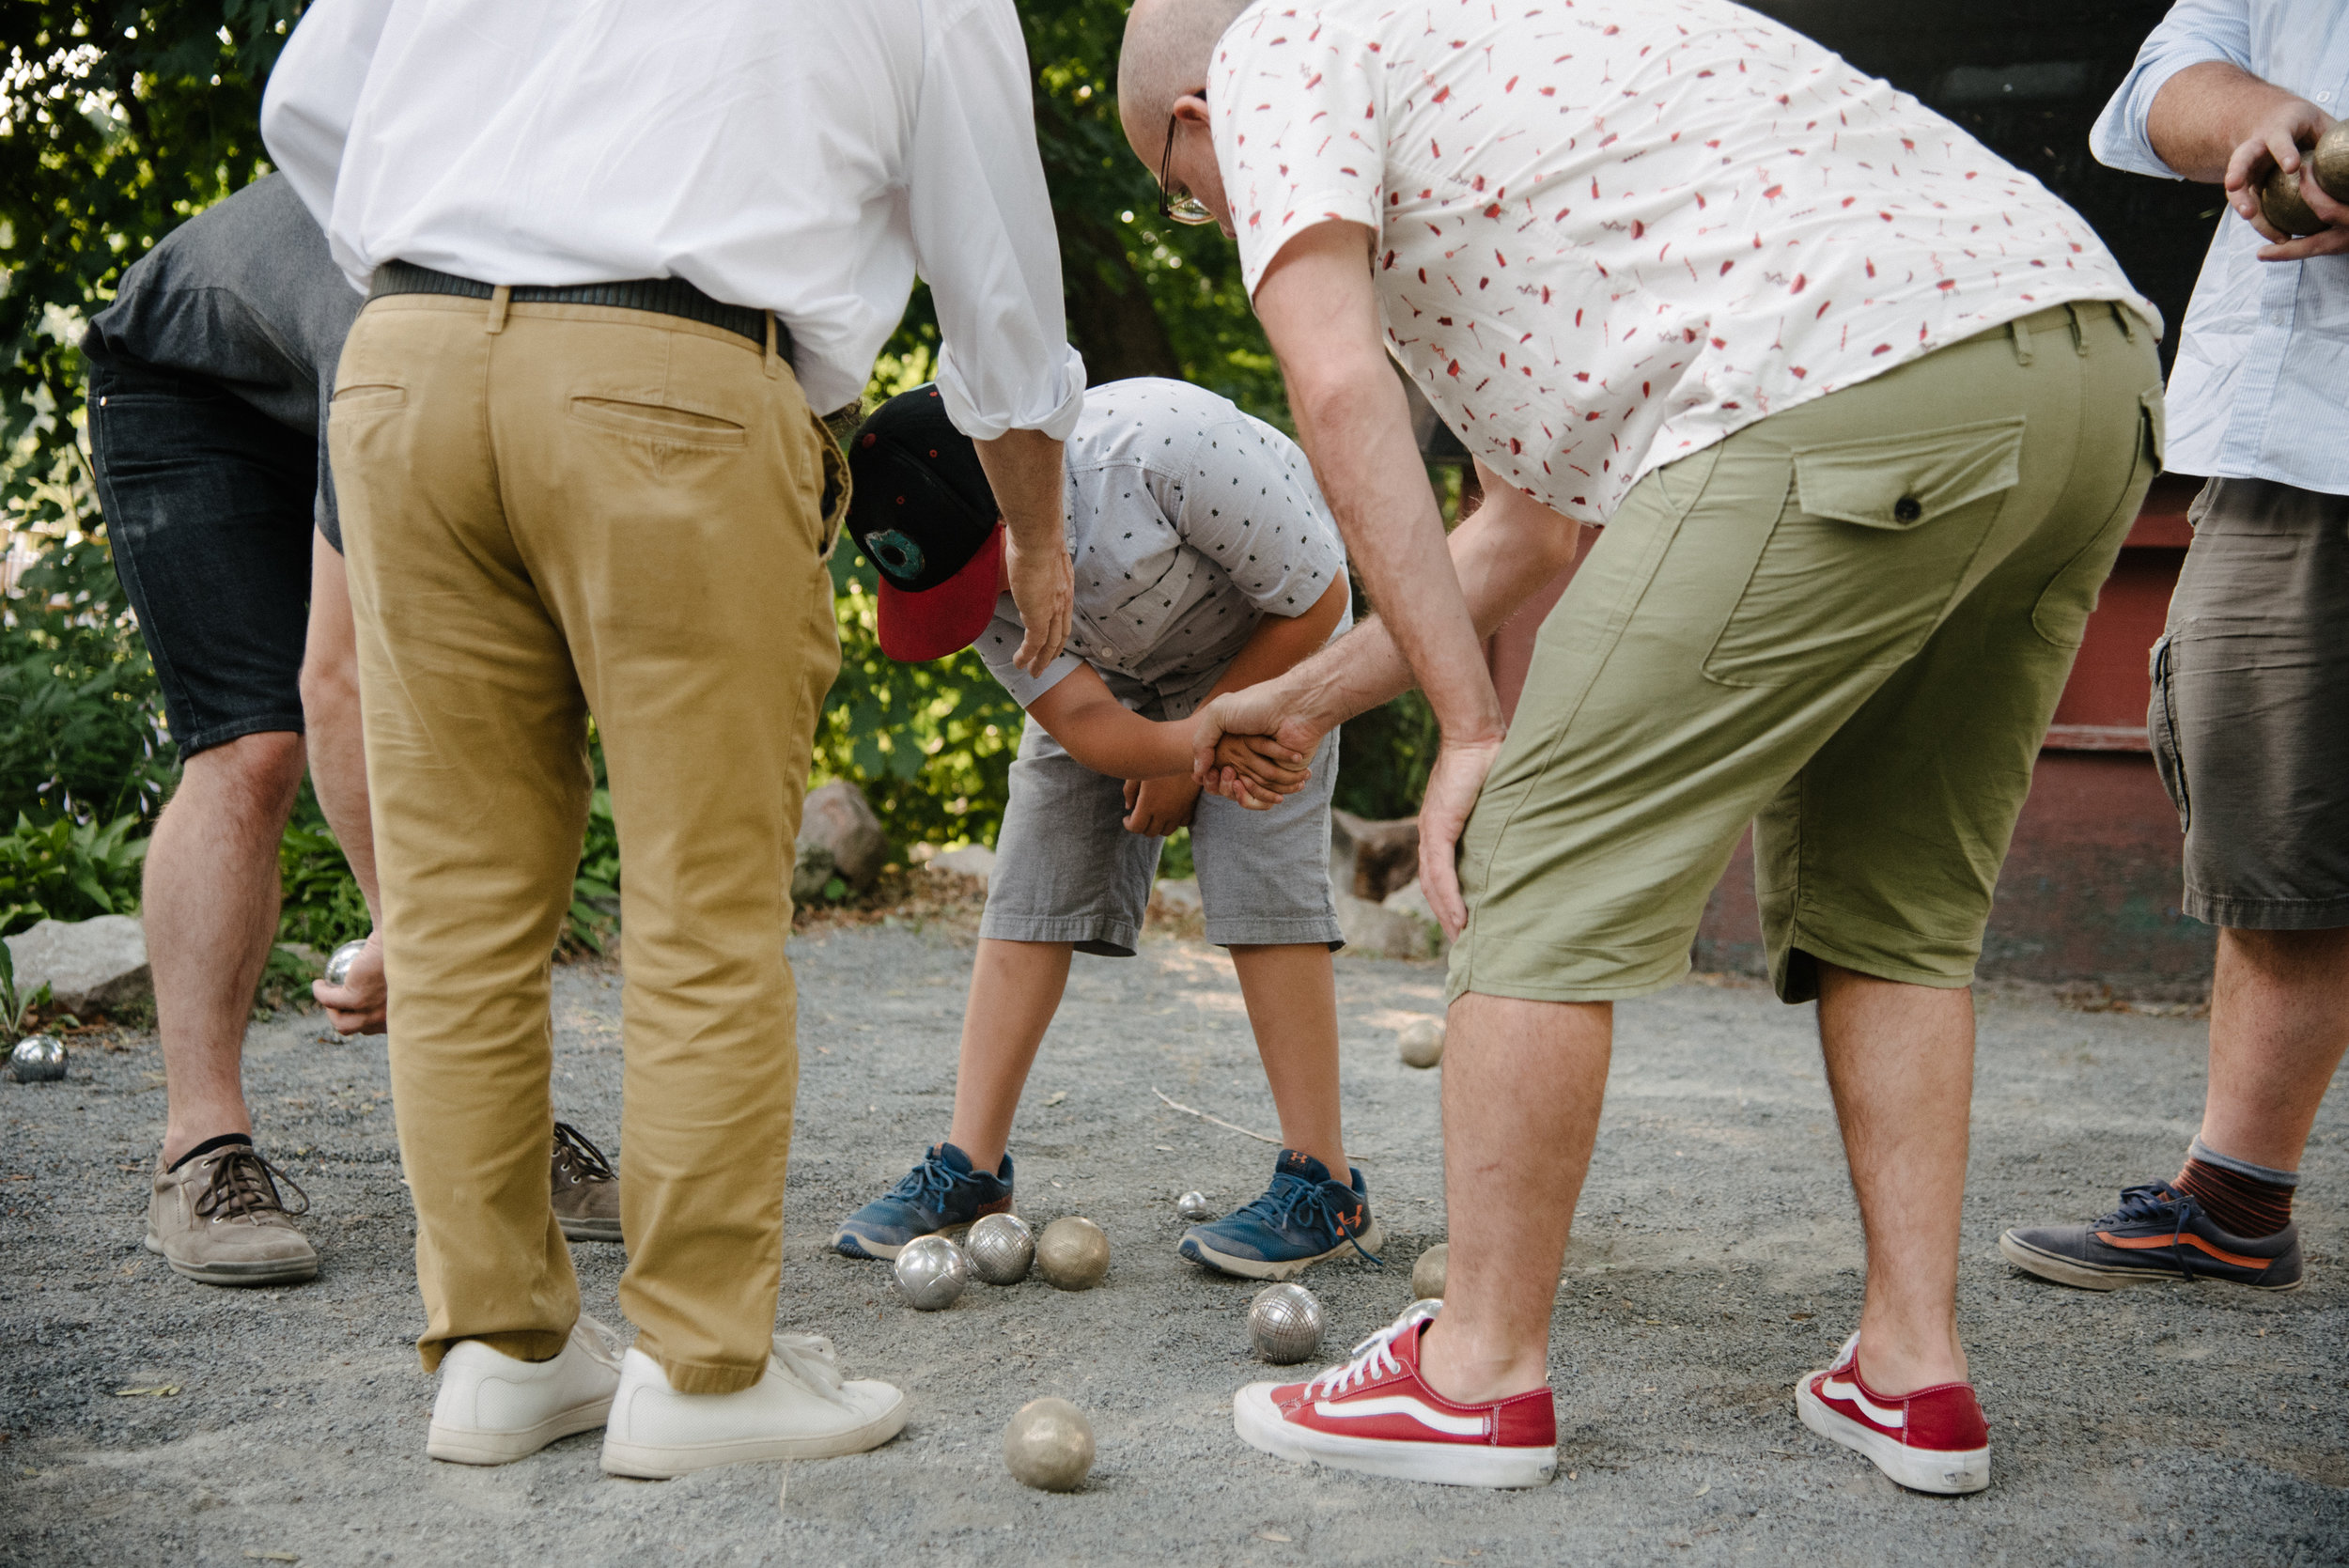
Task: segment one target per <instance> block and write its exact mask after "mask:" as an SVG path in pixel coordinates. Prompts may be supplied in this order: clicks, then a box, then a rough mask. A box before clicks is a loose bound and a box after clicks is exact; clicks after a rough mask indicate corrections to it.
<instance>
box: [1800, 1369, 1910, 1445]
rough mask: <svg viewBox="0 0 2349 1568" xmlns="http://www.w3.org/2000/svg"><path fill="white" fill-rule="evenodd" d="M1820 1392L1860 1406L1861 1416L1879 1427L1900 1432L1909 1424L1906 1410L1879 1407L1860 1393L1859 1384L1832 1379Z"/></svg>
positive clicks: (1824, 1384)
mask: <svg viewBox="0 0 2349 1568" xmlns="http://www.w3.org/2000/svg"><path fill="white" fill-rule="evenodd" d="M1819 1391H1820V1392H1821V1393H1824V1394H1826V1395H1827V1397H1828V1398H1829V1399H1848V1400H1850V1401H1851V1402H1852V1403H1853V1404H1854V1405H1859V1412H1860V1414H1861V1415H1864V1416H1866V1417H1867V1418H1868V1419H1869V1420H1870V1421H1874V1422H1875V1423H1876V1424H1877V1425H1878V1426H1889V1427H1890V1428H1891V1429H1892V1430H1893V1431H1895V1432H1898V1431H1899V1430H1901V1428H1903V1427H1905V1426H1906V1425H1907V1424H1908V1412H1907V1411H1906V1410H1905V1409H1901V1410H1893V1409H1888V1408H1886V1407H1885V1406H1884V1405H1878V1404H1877V1403H1876V1402H1875V1400H1873V1399H1870V1398H1869V1397H1868V1396H1867V1395H1866V1394H1863V1393H1861V1392H1860V1391H1859V1384H1857V1383H1846V1382H1843V1381H1842V1380H1841V1379H1840V1378H1834V1377H1830V1378H1828V1380H1827V1381H1826V1382H1825V1383H1823V1384H1822V1385H1820V1389H1819Z"/></svg>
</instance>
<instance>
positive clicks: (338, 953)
mask: <svg viewBox="0 0 2349 1568" xmlns="http://www.w3.org/2000/svg"><path fill="white" fill-rule="evenodd" d="M366 950H367V939H366V938H365V937H362V938H360V939H358V940H357V941H355V942H345V943H343V945H342V946H340V947H338V948H336V949H335V950H334V953H333V954H332V955H329V957H328V958H327V960H326V983H327V984H328V985H329V986H348V985H350V966H351V965H353V964H355V963H357V962H358V961H359V955H361V954H362V953H365V952H366Z"/></svg>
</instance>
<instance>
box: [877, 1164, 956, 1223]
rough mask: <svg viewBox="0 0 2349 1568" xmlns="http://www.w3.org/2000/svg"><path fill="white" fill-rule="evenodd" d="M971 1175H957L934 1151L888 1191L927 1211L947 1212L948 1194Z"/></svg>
mask: <svg viewBox="0 0 2349 1568" xmlns="http://www.w3.org/2000/svg"><path fill="white" fill-rule="evenodd" d="M968 1179H969V1178H967V1177H958V1176H957V1175H956V1174H955V1172H954V1171H953V1169H952V1168H951V1167H949V1166H948V1165H947V1163H946V1162H945V1161H944V1160H942V1159H940V1158H939V1157H937V1156H935V1155H932V1156H931V1157H928V1158H926V1159H925V1160H923V1161H922V1163H921V1164H919V1165H917V1166H915V1167H914V1168H913V1169H912V1170H910V1171H909V1172H906V1173H905V1177H904V1179H903V1180H901V1181H900V1182H898V1183H897V1185H896V1186H894V1187H893V1188H890V1189H889V1194H888V1195H889V1196H890V1197H892V1198H899V1199H903V1200H905V1201H907V1202H909V1203H912V1204H913V1206H914V1207H916V1208H918V1209H920V1210H921V1211H922V1212H923V1213H925V1214H944V1213H945V1212H946V1199H947V1197H948V1196H949V1195H950V1194H951V1193H952V1192H953V1191H954V1189H955V1188H957V1187H959V1186H961V1185H963V1183H964V1182H965V1181H967V1180H968Z"/></svg>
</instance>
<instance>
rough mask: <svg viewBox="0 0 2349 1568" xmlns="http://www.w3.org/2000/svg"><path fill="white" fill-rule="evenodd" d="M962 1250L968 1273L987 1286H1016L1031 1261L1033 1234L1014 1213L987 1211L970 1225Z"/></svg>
mask: <svg viewBox="0 0 2349 1568" xmlns="http://www.w3.org/2000/svg"><path fill="white" fill-rule="evenodd" d="M962 1249H963V1251H964V1252H965V1253H967V1254H968V1255H969V1257H970V1259H971V1272H972V1273H973V1274H975V1275H977V1276H978V1277H979V1278H980V1279H982V1280H985V1281H987V1282H988V1284H990V1285H1016V1284H1018V1283H1019V1281H1022V1280H1024V1279H1026V1278H1027V1277H1028V1265H1031V1264H1033V1263H1034V1262H1035V1235H1034V1233H1033V1232H1031V1231H1030V1230H1029V1229H1028V1222H1027V1221H1026V1220H1024V1219H1020V1218H1019V1216H1018V1215H1016V1214H990V1215H987V1216H985V1217H983V1218H982V1219H980V1220H979V1222H978V1223H977V1224H975V1225H973V1226H972V1227H971V1234H969V1235H967V1236H965V1237H963V1241H962Z"/></svg>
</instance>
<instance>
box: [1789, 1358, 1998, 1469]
mask: <svg viewBox="0 0 2349 1568" xmlns="http://www.w3.org/2000/svg"><path fill="white" fill-rule="evenodd" d="M1817 1375H1818V1374H1816V1373H1812V1374H1811V1377H1816V1376H1817ZM1811 1377H1805V1378H1804V1379H1803V1380H1802V1381H1801V1382H1799V1383H1797V1384H1796V1385H1795V1413H1796V1414H1797V1415H1798V1416H1800V1417H1801V1418H1802V1424H1803V1425H1805V1426H1807V1427H1809V1428H1810V1429H1811V1430H1812V1431H1813V1432H1815V1433H1817V1434H1818V1435H1819V1436H1822V1437H1825V1438H1826V1439H1827V1440H1828V1442H1830V1443H1840V1444H1842V1445H1843V1447H1844V1448H1847V1449H1850V1450H1851V1451H1852V1452H1855V1453H1858V1454H1860V1455H1861V1456H1863V1457H1865V1458H1866V1459H1867V1460H1868V1461H1869V1462H1870V1463H1871V1464H1873V1465H1875V1467H1876V1468H1877V1469H1879V1470H1882V1471H1883V1472H1884V1473H1885V1474H1886V1475H1888V1476H1890V1477H1891V1478H1892V1479H1893V1480H1894V1481H1897V1482H1899V1483H1901V1484H1902V1485H1903V1486H1906V1487H1907V1488H1908V1489H1909V1490H1910V1491H1912V1492H1934V1493H1937V1494H1939V1495H1941V1496H1943V1497H1957V1496H1960V1495H1962V1494H1964V1493H1967V1492H1979V1491H1981V1490H1983V1488H1984V1487H1986V1486H1988V1485H1989V1484H1990V1451H1989V1450H1988V1449H1986V1448H1979V1449H1941V1450H1934V1449H1913V1448H1909V1447H1907V1446H1906V1445H1905V1444H1902V1443H1898V1442H1895V1441H1893V1440H1892V1439H1891V1438H1890V1437H1887V1436H1885V1435H1884V1434H1883V1433H1881V1432H1878V1431H1876V1430H1875V1428H1874V1427H1869V1426H1862V1425H1860V1424H1859V1422H1858V1421H1853V1420H1852V1419H1851V1418H1850V1417H1848V1416H1845V1415H1843V1414H1841V1413H1839V1412H1837V1411H1834V1410H1830V1409H1828V1406H1827V1403H1826V1402H1825V1401H1824V1400H1822V1399H1820V1398H1819V1396H1818V1395H1816V1394H1814V1393H1812V1391H1811Z"/></svg>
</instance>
